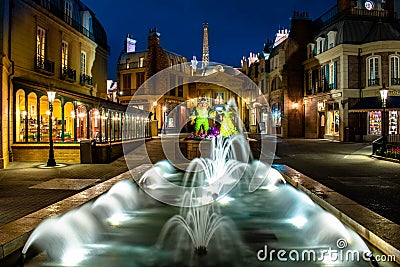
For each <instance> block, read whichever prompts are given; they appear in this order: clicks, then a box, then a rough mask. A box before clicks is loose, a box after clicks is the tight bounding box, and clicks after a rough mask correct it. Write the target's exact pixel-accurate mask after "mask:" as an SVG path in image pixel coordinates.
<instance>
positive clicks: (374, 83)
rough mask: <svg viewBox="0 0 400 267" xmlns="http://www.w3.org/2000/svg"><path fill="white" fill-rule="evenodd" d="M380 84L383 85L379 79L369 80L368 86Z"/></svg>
mask: <svg viewBox="0 0 400 267" xmlns="http://www.w3.org/2000/svg"><path fill="white" fill-rule="evenodd" d="M380 84H381V83H380V79H379V78H375V79H368V86H379V85H380Z"/></svg>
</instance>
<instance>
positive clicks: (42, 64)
mask: <svg viewBox="0 0 400 267" xmlns="http://www.w3.org/2000/svg"><path fill="white" fill-rule="evenodd" d="M34 61H35V62H34V64H35V71H38V72H41V73H44V74H46V75H54V61H50V60H48V59H45V58H44V57H43V56H36V57H35V58H34Z"/></svg>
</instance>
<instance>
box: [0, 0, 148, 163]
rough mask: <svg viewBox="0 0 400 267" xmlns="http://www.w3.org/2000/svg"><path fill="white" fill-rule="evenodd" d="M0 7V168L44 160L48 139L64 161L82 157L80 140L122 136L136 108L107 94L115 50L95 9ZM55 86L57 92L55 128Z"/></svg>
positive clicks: (43, 4)
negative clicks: (127, 111)
mask: <svg viewBox="0 0 400 267" xmlns="http://www.w3.org/2000/svg"><path fill="white" fill-rule="evenodd" d="M1 12H2V15H3V16H2V18H3V19H2V32H1V33H0V34H1V38H2V39H1V40H2V47H1V50H2V55H3V58H2V83H1V84H2V90H1V94H2V95H1V100H2V102H1V103H2V118H1V119H2V124H1V125H2V126H1V127H2V134H1V138H2V140H1V141H2V142H1V166H0V167H4V166H6V165H7V163H8V162H9V161H11V160H16V161H19V160H20V161H26V160H29V161H32V160H34V161H45V160H46V158H47V154H48V152H47V151H48V143H49V140H50V138H52V139H53V140H54V142H55V143H56V146H55V153H56V158H59V159H60V160H61V161H79V142H80V141H81V140H85V139H95V140H97V141H98V142H100V143H101V142H111V141H116V140H121V139H122V135H123V131H124V128H123V125H124V122H125V123H127V124H125V126H127V125H128V124H129V121H130V120H131V121H133V117H135V116H136V114H135V115H134V114H130V115H128V114H124V111H125V110H124V107H123V106H121V105H117V104H115V103H112V102H111V101H107V100H106V99H107V84H106V81H107V58H108V55H109V51H110V48H109V46H108V42H107V35H106V32H105V30H104V28H103V27H102V25H101V24H100V22H99V21H98V20H97V18H96V17H95V15H94V13H93V12H92V11H91V10H90V9H89V8H88V7H87V6H85V5H84V4H83V3H82V2H81V1H77V0H65V1H47V0H35V1H32V0H14V1H10V0H7V1H2V6H1ZM50 90H52V91H56V98H55V100H54V102H53V112H52V121H53V125H52V128H53V132H52V133H50V132H49V128H50V127H49V121H50V120H49V116H50V114H51V113H50V112H49V100H48V98H47V92H48V91H50ZM140 116H143V117H145V118H147V115H144V114H142V115H140ZM143 122H144V123H146V122H145V121H143ZM131 124H132V123H131Z"/></svg>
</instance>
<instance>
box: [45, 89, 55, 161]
mask: <svg viewBox="0 0 400 267" xmlns="http://www.w3.org/2000/svg"><path fill="white" fill-rule="evenodd" d="M47 97H48V100H49V109H50V115H49V143H50V148H49V159H48V160H47V167H53V166H56V165H57V163H56V160H55V159H54V146H53V102H54V99H55V98H56V92H55V91H52V90H50V91H48V92H47Z"/></svg>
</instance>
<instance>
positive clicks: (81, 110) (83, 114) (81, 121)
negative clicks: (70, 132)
mask: <svg viewBox="0 0 400 267" xmlns="http://www.w3.org/2000/svg"><path fill="white" fill-rule="evenodd" d="M76 120H77V121H76V137H77V140H82V139H87V111H86V107H85V106H84V105H81V106H79V107H78V108H77V109H76Z"/></svg>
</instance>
